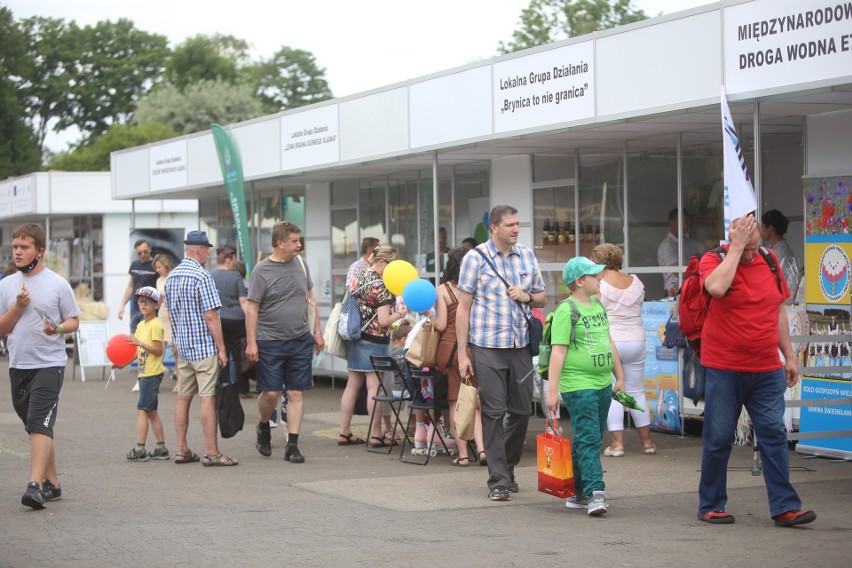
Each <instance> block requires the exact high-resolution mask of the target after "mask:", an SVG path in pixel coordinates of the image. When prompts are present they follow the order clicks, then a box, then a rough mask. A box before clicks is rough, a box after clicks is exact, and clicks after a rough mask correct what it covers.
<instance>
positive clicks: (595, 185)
mask: <svg viewBox="0 0 852 568" xmlns="http://www.w3.org/2000/svg"><path fill="white" fill-rule="evenodd" d="M623 180H624V164H623V160H622V144H621V143H618V144H613V145H611V146H608V147H601V148H589V149H581V150H580V180H579V192H580V193H579V205H580V210H579V219H578V227H577V233H578V237H577V240H578V242H579V243H580V247H579V253H580V255H582V256H586V257H587V256H589V255H591V254H592V249H593V248H595V245H597V244H600V243H614V244H617V245H619V246H622V247H623V246H624V186H623Z"/></svg>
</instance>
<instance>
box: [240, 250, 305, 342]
mask: <svg viewBox="0 0 852 568" xmlns="http://www.w3.org/2000/svg"><path fill="white" fill-rule="evenodd" d="M306 271H307V274H306ZM313 286H314V284H313V282H312V281H311V272H310V270H309V269H308V265H307V263H305V270H304V271H303V270H302V265H301V263H300V262H299V259H297V258H295V257H294V258H293V260H291V261H290V262H275V261H274V260H272V259H271V258H265V259H263V260H262V261H260V264H258V265H257V266H256V267H255V268H254V270H253V271H252V273H251V282H250V283H249V291H248V296H247V297H248V299H249V301H250V302H257V303H258V304H260V306H259V308H258V313H257V331H256V337H257V339H261V340H270V339H277V340H282V341H291V340H293V339H296V338H298V337H301V336H303V335H304V334H306V333H308V332H309V330H308V302H307V300H306V296H307V293H308V290H312V289H313Z"/></svg>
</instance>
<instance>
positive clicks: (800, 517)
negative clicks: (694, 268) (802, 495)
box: [698, 214, 816, 526]
mask: <svg viewBox="0 0 852 568" xmlns="http://www.w3.org/2000/svg"><path fill="white" fill-rule="evenodd" d="M729 239H730V245H727V246H724V247H722V248H723V249H724V255H720V254H705V255H704V256H703V257H701V261H700V263H699V274H700V281H701V286H702V288H703V289H704V290H705V291H706V293H707V295H708V301H709V306H708V309H707V315H706V319H705V320H704V322H703V326H702V328H701V363H702V364H703V365H704V367H705V368H706V376H705V378H706V402H705V406H704V430H703V440H702V441H703V451H702V458H701V481H700V482H699V486H698V494H699V505H698V519H699V520H702V521H705V522H707V523H713V524H731V523H733V522H734V516H733V515H731V514H729V513H727V512H725V505H726V504H727V498H728V496H727V467H728V459H729V458H730V455H731V446H732V444H733V438H734V430H735V428H736V425H737V420H738V418H739V416H740V409H741V408H742V406H743V405H745V407H746V410H747V411H748V413H749V416H750V417H751V421H752V423H753V424H754V430H755V434H756V436H757V440H758V441H759V447H760V456H761V460H762V462H763V477H764V481H765V483H766V490H767V493H768V496H769V512H770V515H771V516H772V518H773V519H774V520H775V524H776V525H777V526H794V525H801V524H805V523H810V522H812V521H813V520H814V519H816V514H815V513H814V512H813V511H802V510H801V505H802V502H801V500H800V499H799V496H798V494H797V493H796V490H795V489H793V486H792V484H791V483H790V474H789V470H790V465H789V456H788V449H787V432H786V430H785V428H784V392H785V390H786V389H787V387H788V386H790V387H792V386H793V385H795V384H796V382H797V381H798V364H797V362H796V359H795V354H794V353H793V349H792V346H791V344H790V331H789V327H788V323H787V315H786V312H785V311H784V301H785V300H786V299H787V297H788V296H789V295H790V292H789V290H788V289H787V284H786V283H785V282H784V280H783V279H782V278H778V277H777V260H776V259H775V258H774V254H773V253H771V252H770V255H771V257H772V261H773V262H774V264H775V265H776V269H775V270H773V268H772V264H770V263H769V262H767V260H766V258H765V257H764V254H762V253H761V252H760V251H759V245H760V232H759V231H758V225H757V223H756V222H755V219H754V216H753V215H752V214H749V215H745V216H743V217H741V218H739V219H737V220H735V221H734V222H733V224H732V225H731V230H730V233H729ZM779 349H780V351H781V353H782V354H783V356H784V362H783V363H782V361H781V359H780V358H779V356H778V351H779Z"/></svg>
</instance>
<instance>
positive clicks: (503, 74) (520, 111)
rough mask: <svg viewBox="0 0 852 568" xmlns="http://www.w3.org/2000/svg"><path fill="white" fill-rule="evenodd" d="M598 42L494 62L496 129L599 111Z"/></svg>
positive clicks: (531, 125) (530, 125) (542, 123)
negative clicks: (597, 87)
mask: <svg viewBox="0 0 852 568" xmlns="http://www.w3.org/2000/svg"><path fill="white" fill-rule="evenodd" d="M594 79H595V73H594V42H592V41H586V42H583V43H577V44H573V45H566V46H565V47H560V48H557V49H552V50H549V51H544V52H541V53H534V54H532V55H527V56H525V57H518V58H517V59H510V60H508V61H500V62H498V63H495V64H494V76H493V82H494V83H493V85H494V86H493V93H494V132H495V133H499V132H508V131H512V130H523V129H526V128H534V127H537V126H545V125H548V124H560V123H563V122H572V121H575V120H582V119H585V118H591V117H594V115H595V95H594Z"/></svg>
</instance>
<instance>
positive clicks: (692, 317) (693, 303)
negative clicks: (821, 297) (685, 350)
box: [675, 246, 784, 354]
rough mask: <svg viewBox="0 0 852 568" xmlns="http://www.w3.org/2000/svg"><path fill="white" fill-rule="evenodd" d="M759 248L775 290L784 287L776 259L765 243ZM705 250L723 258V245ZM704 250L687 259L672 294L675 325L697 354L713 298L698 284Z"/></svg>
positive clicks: (699, 282)
mask: <svg viewBox="0 0 852 568" xmlns="http://www.w3.org/2000/svg"><path fill="white" fill-rule="evenodd" d="M758 251H759V252H760V256H762V257H763V259H764V260H766V264H768V265H769V269H770V270H772V273H773V274H775V282H776V284H777V285H778V290H779V291H780V292H783V290H784V289H783V288H782V287H781V276H779V274H778V265H777V264H776V263H775V257H773V256H772V255H771V254H770V253H769V250H767V248H766V247H763V246H762V247H760V248H759V249H758ZM708 253H713V254H716V255H718V256H719V259H720V260H725V254H726V251H725V249H724V248H722V247H717V248H714V249H713V250H710V251H707V253H704V254H708ZM704 254H696V255H693V256H692V258H690V259H689V264H688V265H687V266H686V271H685V272H684V273H683V284H681V286H680V290H678V291H677V294H675V298H678V296H679V297H680V298H679V300H678V309H677V312H678V327H679V328H680V330H681V332H682V333H683V334H684V335H685V336H686V339H687V341H688V343H689V346H690V347H691V348H692V350H693V351H695V353H696V354H700V352H701V329H702V328H703V327H704V322H705V320H706V319H707V312H708V310H709V309H710V300H711V299H713V297H712V296H711V295H710V293H709V292H707V290H706V289H705V288H704V287H703V286H702V285H701V277H700V275H699V273H698V265H699V263H700V262H701V257H702V256H704Z"/></svg>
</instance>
